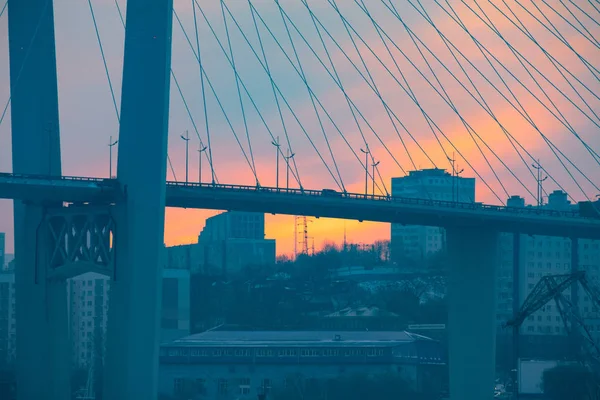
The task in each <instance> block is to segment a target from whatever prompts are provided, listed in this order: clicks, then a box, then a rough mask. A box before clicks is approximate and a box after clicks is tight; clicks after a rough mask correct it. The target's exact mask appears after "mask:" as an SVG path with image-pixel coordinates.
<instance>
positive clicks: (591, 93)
mask: <svg viewBox="0 0 600 400" xmlns="http://www.w3.org/2000/svg"><path fill="white" fill-rule="evenodd" d="M461 1H462V3H463V4H465V5H466V6H467V8H469V9H470V10H472V9H471V7H470V6H469V5H468V4H466V3H465V2H464V0H461ZM488 3H490V4H491V5H492V6H493V7H494V8H495V9H496V10H497V11H498V12H499V13H500V14H502V15H503V16H504V18H506V19H507V20H508V21H509V22H510V23H511V24H512V25H514V26H515V27H516V28H517V29H518V30H519V31H520V32H521V33H523V34H524V35H525V36H527V34H526V33H525V32H524V31H523V29H522V28H521V27H520V26H519V25H517V24H516V23H515V22H514V21H513V20H512V19H511V18H510V17H509V16H507V15H506V13H504V11H502V10H501V9H500V8H498V6H497V5H496V4H495V3H493V2H492V1H491V0H488ZM475 14H476V15H477V13H475ZM486 25H487V24H486ZM501 39H503V38H501ZM529 39H530V40H531V38H529ZM503 40H504V39H503ZM534 44H535V45H536V46H537V47H538V48H540V50H542V52H544V54H546V53H547V54H548V57H551V58H552V60H554V61H555V62H556V63H557V64H558V65H560V67H561V68H563V69H564V71H565V72H566V73H567V74H568V75H570V76H571V77H572V78H573V79H575V80H576V81H577V83H579V84H580V85H581V86H582V87H583V88H585V89H586V90H587V91H588V93H589V94H590V95H592V96H593V97H595V98H596V99H598V100H600V97H599V96H598V95H597V94H596V93H595V92H594V91H593V90H592V89H590V88H589V87H588V86H587V85H586V84H585V83H583V82H582V81H581V80H580V79H579V78H578V77H577V76H575V75H574V74H573V73H572V72H571V71H570V70H569V69H568V68H567V67H565V66H564V65H562V63H561V62H560V61H558V60H557V59H556V58H555V57H554V56H553V55H552V54H550V53H548V52H547V51H546V49H545V48H543V47H542V46H541V45H540V44H539V42H537V41H536V42H534ZM519 55H521V54H520V53H519ZM521 57H523V58H526V57H525V56H523V55H521ZM532 67H534V66H533V65H532ZM536 69H537V68H536ZM538 73H539V74H540V75H543V74H542V73H541V72H539V71H538ZM546 80H547V81H548V83H550V84H552V81H550V80H549V79H548V78H546ZM552 85H553V84H552ZM553 86H554V85H553ZM555 89H556V90H558V88H555Z"/></svg>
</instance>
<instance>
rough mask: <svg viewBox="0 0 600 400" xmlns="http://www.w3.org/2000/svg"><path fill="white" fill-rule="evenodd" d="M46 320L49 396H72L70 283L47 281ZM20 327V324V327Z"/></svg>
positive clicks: (57, 397) (61, 397)
mask: <svg viewBox="0 0 600 400" xmlns="http://www.w3.org/2000/svg"><path fill="white" fill-rule="evenodd" d="M46 292H47V307H48V312H47V321H48V331H47V332H48V335H49V337H50V340H51V341H50V344H49V349H48V353H49V354H48V364H49V370H48V371H46V373H47V374H48V375H49V378H50V382H49V388H48V393H50V395H48V394H46V398H51V399H64V400H67V399H70V398H71V374H70V372H71V360H72V347H71V340H70V336H71V335H70V334H69V333H70V332H69V318H68V314H69V312H68V308H67V305H68V302H67V282H66V281H65V280H61V281H51V282H47V284H46ZM17 329H18V327H17Z"/></svg>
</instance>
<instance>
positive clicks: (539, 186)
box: [531, 160, 548, 207]
mask: <svg viewBox="0 0 600 400" xmlns="http://www.w3.org/2000/svg"><path fill="white" fill-rule="evenodd" d="M531 166H532V167H533V168H535V169H536V170H537V203H538V207H541V206H542V205H543V203H544V199H543V197H542V196H543V192H544V188H543V186H542V182H544V181H545V180H546V179H548V177H547V176H545V177H544V178H542V170H543V168H542V165H541V164H540V160H537V162H536V163H535V164H531Z"/></svg>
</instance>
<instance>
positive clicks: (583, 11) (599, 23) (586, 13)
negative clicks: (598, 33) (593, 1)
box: [561, 0, 600, 26]
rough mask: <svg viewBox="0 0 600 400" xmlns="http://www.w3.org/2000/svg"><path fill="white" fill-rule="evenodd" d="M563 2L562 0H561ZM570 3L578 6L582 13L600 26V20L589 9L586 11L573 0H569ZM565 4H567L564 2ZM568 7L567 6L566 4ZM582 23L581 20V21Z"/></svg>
mask: <svg viewBox="0 0 600 400" xmlns="http://www.w3.org/2000/svg"><path fill="white" fill-rule="evenodd" d="M561 3H562V0H561ZM569 3H571V4H572V5H574V6H575V8H577V9H578V10H579V11H580V12H581V13H582V14H584V15H585V16H586V17H588V18H589V19H590V21H592V22H593V23H595V24H596V25H598V26H600V22H598V21H597V20H596V19H595V18H594V17H592V16H591V15H590V14H589V13H588V12H587V11H585V10H584V9H583V8H581V7H580V6H578V5H577V3H575V2H574V1H573V0H569ZM563 6H565V5H564V4H563ZM565 7H566V6H565ZM580 23H581V22H580Z"/></svg>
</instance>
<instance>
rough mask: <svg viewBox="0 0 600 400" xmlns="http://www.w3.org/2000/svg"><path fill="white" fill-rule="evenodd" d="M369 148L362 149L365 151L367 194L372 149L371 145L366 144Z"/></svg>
mask: <svg viewBox="0 0 600 400" xmlns="http://www.w3.org/2000/svg"><path fill="white" fill-rule="evenodd" d="M366 147H367V149H366V150H364V149H360V151H362V152H363V153H365V196H366V195H367V194H369V190H368V188H369V154H371V151H370V150H369V146H366Z"/></svg>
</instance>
